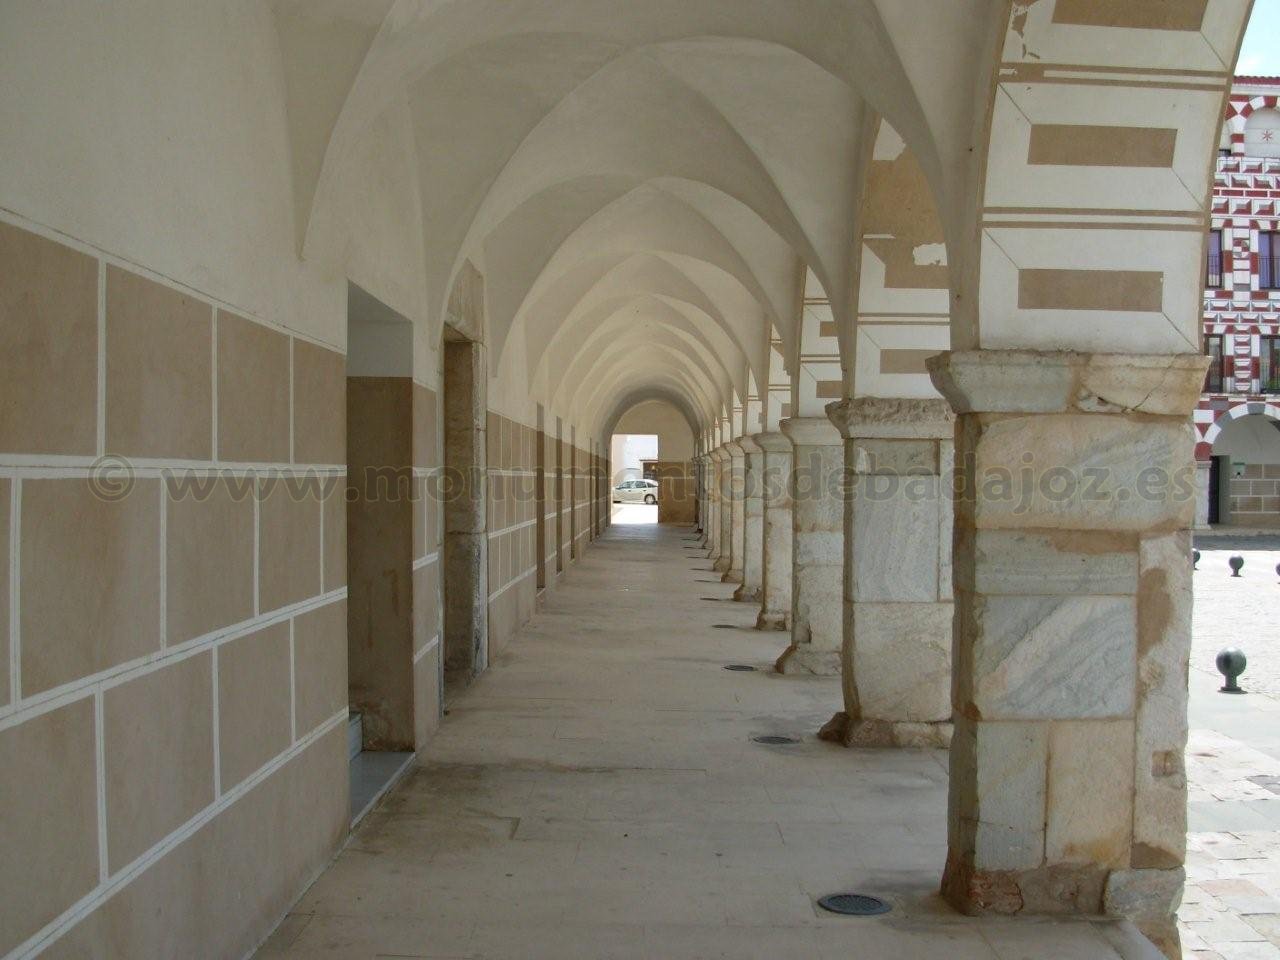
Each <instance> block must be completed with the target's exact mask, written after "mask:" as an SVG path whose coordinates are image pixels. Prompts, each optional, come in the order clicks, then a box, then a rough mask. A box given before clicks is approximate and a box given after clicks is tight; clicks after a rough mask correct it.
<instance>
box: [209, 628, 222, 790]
mask: <svg viewBox="0 0 1280 960" xmlns="http://www.w3.org/2000/svg"><path fill="white" fill-rule="evenodd" d="M211 657H212V662H213V667H212V669H210V671H209V673H210V675H211V677H212V680H211V683H212V686H213V696H212V698H211V699H212V700H213V796H214V798H215V799H217V798H218V797H221V796H222V743H221V740H222V736H221V731H220V730H219V729H218V647H217V645H216V644H215V645H214V647H213V651H212V654H211Z"/></svg>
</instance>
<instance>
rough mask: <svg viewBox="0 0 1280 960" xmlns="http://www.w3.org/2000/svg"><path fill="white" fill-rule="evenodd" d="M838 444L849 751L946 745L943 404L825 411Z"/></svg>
mask: <svg viewBox="0 0 1280 960" xmlns="http://www.w3.org/2000/svg"><path fill="white" fill-rule="evenodd" d="M827 415H828V416H829V417H830V418H831V422H832V423H833V424H835V426H836V429H837V430H839V431H840V435H841V436H842V437H844V455H845V469H846V475H847V477H848V479H849V481H850V483H849V489H848V492H847V499H846V500H845V504H844V623H843V637H844V642H843V646H842V658H841V669H840V677H841V680H842V684H843V687H844V710H843V711H842V712H841V713H837V714H836V715H835V717H833V718H832V720H831V722H830V723H828V724H827V726H826V727H824V728H823V731H822V734H821V735H822V736H823V738H824V739H828V740H835V741H837V742H839V743H843V744H844V745H845V746H885V747H895V746H937V747H945V746H946V745H947V744H948V743H949V742H950V740H951V722H950V721H951V617H952V602H951V528H952V520H951V496H950V493H951V492H950V489H949V488H947V489H945V490H944V486H945V484H946V483H947V482H948V481H949V480H950V479H951V470H952V464H953V461H954V443H953V434H954V431H955V417H954V416H953V415H952V413H951V407H950V406H949V405H948V404H947V402H946V401H945V400H941V399H939V400H906V399H886V398H880V397H860V398H858V399H856V400H842V401H840V402H838V403H833V404H831V405H830V406H828V407H827Z"/></svg>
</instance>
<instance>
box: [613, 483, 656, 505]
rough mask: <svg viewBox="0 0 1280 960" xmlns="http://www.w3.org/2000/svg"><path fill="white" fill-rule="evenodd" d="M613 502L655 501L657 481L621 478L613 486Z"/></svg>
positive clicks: (650, 502) (651, 502)
mask: <svg viewBox="0 0 1280 960" xmlns="http://www.w3.org/2000/svg"><path fill="white" fill-rule="evenodd" d="M613 502H614V503H649V504H653V503H657V502H658V481H656V480H623V481H622V482H621V483H620V484H618V485H617V486H616V487H614V488H613Z"/></svg>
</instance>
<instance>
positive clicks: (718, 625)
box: [711, 623, 746, 630]
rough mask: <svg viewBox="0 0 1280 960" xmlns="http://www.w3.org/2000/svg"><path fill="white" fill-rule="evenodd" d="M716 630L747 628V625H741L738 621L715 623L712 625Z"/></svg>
mask: <svg viewBox="0 0 1280 960" xmlns="http://www.w3.org/2000/svg"><path fill="white" fill-rule="evenodd" d="M711 626H712V627H713V628H714V629H716V630H745V629H746V627H740V626H738V625H737V624H736V623H713V624H712V625H711Z"/></svg>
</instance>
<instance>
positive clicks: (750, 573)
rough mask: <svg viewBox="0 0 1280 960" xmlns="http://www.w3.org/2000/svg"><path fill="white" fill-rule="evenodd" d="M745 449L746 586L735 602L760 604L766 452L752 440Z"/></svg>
mask: <svg viewBox="0 0 1280 960" xmlns="http://www.w3.org/2000/svg"><path fill="white" fill-rule="evenodd" d="M738 446H739V447H741V448H742V483H743V487H742V585H741V586H740V587H738V589H737V590H736V591H734V594H733V599H735V600H738V601H740V602H742V603H759V602H760V596H761V590H762V578H763V573H764V496H763V487H764V450H763V448H761V447H760V446H759V444H757V443H756V442H755V440H754V439H753V438H752V437H742V438H740V439H739V440H738Z"/></svg>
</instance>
